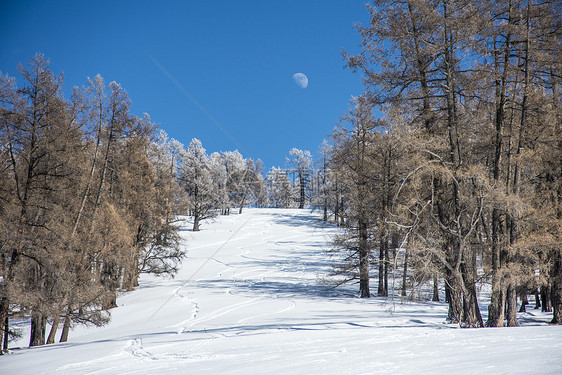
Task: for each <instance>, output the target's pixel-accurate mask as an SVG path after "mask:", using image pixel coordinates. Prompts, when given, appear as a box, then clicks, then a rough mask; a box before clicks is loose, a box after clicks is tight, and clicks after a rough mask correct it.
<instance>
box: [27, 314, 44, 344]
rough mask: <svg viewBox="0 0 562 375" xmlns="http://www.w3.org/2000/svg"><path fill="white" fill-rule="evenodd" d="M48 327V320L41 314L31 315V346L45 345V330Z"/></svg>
mask: <svg viewBox="0 0 562 375" xmlns="http://www.w3.org/2000/svg"><path fill="white" fill-rule="evenodd" d="M46 327H47V319H46V318H45V316H44V315H43V314H42V313H40V312H35V311H33V312H32V313H31V334H30V339H29V346H39V345H45V329H46Z"/></svg>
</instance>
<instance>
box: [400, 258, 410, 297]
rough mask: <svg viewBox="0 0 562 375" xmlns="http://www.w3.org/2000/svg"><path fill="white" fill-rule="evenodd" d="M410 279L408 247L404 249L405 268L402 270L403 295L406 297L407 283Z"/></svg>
mask: <svg viewBox="0 0 562 375" xmlns="http://www.w3.org/2000/svg"><path fill="white" fill-rule="evenodd" d="M407 281H408V248H407V247H406V248H405V249H404V268H403V270H402V291H401V293H400V294H401V295H402V297H406V283H407Z"/></svg>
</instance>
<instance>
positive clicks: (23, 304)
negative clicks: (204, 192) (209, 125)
mask: <svg viewBox="0 0 562 375" xmlns="http://www.w3.org/2000/svg"><path fill="white" fill-rule="evenodd" d="M20 73H21V77H22V78H23V80H24V85H23V86H22V87H18V86H17V85H16V81H15V79H14V78H12V77H9V76H4V75H3V76H2V77H0V162H1V164H0V165H1V167H0V168H1V169H0V256H1V258H0V296H1V300H0V323H1V324H2V328H3V329H2V330H0V331H1V332H0V338H2V340H0V342H2V343H3V349H4V350H6V349H7V348H8V339H9V336H10V335H12V334H13V333H14V332H13V331H12V330H11V329H10V325H9V320H10V318H11V317H13V316H14V315H16V314H19V315H23V314H26V315H27V314H29V315H31V338H30V345H31V346H34V345H42V344H45V343H52V342H54V341H55V333H56V332H57V328H58V326H59V323H61V324H63V329H62V336H61V337H60V341H66V340H67V338H68V332H69V328H70V326H71V324H73V323H78V324H94V325H102V324H105V323H106V322H107V321H108V320H109V313H108V312H107V311H108V309H110V308H111V307H114V306H116V304H115V301H116V293H117V290H118V289H123V290H131V289H132V288H133V287H135V286H136V285H137V280H138V276H139V273H141V272H151V273H156V274H172V273H173V272H175V270H176V268H177V264H178V262H179V261H180V260H181V259H182V258H183V256H184V254H183V252H182V251H181V249H180V246H179V236H178V232H177V229H178V228H177V225H176V224H175V214H176V213H177V209H178V204H179V203H180V201H181V199H180V197H181V194H180V187H179V185H178V183H177V181H176V178H175V173H176V172H175V170H174V166H173V160H172V156H173V154H172V153H170V152H169V150H168V149H167V144H166V142H163V141H162V140H161V139H158V138H157V136H158V135H159V133H157V132H156V126H155V125H154V124H153V123H152V122H151V120H150V118H149V117H148V115H145V116H144V117H142V118H138V117H136V116H133V115H132V114H131V113H130V112H129V108H130V104H131V103H130V100H129V98H128V96H127V93H126V92H125V90H124V89H123V88H122V87H121V86H120V85H118V84H117V83H115V82H111V83H110V84H109V87H106V85H105V83H104V81H103V79H102V78H101V77H100V76H99V75H98V76H96V77H95V78H94V79H92V80H88V85H87V87H84V88H82V89H79V88H74V90H73V91H72V95H71V97H70V98H69V99H66V98H65V97H64V96H63V91H62V83H63V80H62V77H61V76H57V75H55V74H53V73H52V72H51V71H50V70H49V67H48V62H47V61H46V59H45V58H44V57H43V56H41V55H37V56H36V57H35V58H34V59H33V60H32V62H31V63H30V64H29V66H27V67H26V68H24V67H20ZM47 322H49V323H50V324H51V331H50V333H49V334H48V336H47V337H46V326H47Z"/></svg>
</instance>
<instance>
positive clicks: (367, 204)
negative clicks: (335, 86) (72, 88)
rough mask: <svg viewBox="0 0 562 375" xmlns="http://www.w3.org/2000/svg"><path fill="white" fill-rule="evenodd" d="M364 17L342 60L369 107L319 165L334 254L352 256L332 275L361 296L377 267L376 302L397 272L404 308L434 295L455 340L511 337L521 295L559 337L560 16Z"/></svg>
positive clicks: (454, 13) (442, 2)
mask: <svg viewBox="0 0 562 375" xmlns="http://www.w3.org/2000/svg"><path fill="white" fill-rule="evenodd" d="M369 11H370V22H369V24H368V25H366V26H359V27H358V31H359V33H360V35H361V38H362V43H361V51H360V53H358V54H355V55H354V54H349V53H346V52H344V57H345V59H346V62H347V65H348V67H349V68H350V69H352V70H353V71H355V72H359V73H361V74H362V77H363V79H364V83H365V93H364V94H363V95H361V96H359V97H357V98H354V99H353V100H352V102H351V107H350V110H349V111H348V113H347V114H346V115H345V116H344V117H343V118H342V122H341V124H340V125H339V126H338V127H337V128H336V129H335V130H334V132H333V134H332V135H331V137H330V142H331V144H330V147H329V151H328V166H329V169H328V170H329V175H330V179H331V182H330V188H329V189H331V190H333V193H332V195H331V197H332V199H330V200H326V202H331V203H329V205H330V207H332V211H333V212H334V214H335V215H336V216H337V218H336V220H338V222H340V220H339V219H338V218H340V219H341V223H342V224H344V226H345V228H346V234H345V235H343V236H341V237H340V238H338V239H336V240H335V242H334V244H335V248H336V249H340V250H344V251H347V253H348V257H346V258H345V259H346V262H344V264H342V265H341V267H340V268H339V269H338V270H336V273H337V274H339V275H342V276H343V281H350V280H359V285H360V294H361V296H362V297H369V296H370V288H369V280H370V275H369V270H370V265H373V264H374V265H375V266H378V276H379V285H378V294H379V295H383V296H385V295H388V293H389V289H388V275H389V272H390V271H389V268H397V267H398V266H400V267H401V268H402V272H401V274H402V277H403V280H402V288H403V289H402V294H403V295H406V287H407V285H408V283H409V284H410V285H411V284H413V283H417V284H420V283H430V282H433V284H434V285H433V287H434V293H433V298H434V299H435V300H438V299H439V293H438V285H439V284H438V283H439V282H440V281H444V287H445V292H446V300H447V302H448V304H449V321H451V322H457V323H459V324H461V326H466V327H482V326H484V325H486V326H492V327H496V326H503V325H504V324H507V325H508V326H517V325H518V322H517V298H518V297H520V298H521V304H522V307H521V309H524V308H525V302H526V300H527V294H536V295H537V307H538V305H539V304H540V305H542V309H543V311H552V312H553V319H552V323H553V324H560V323H562V180H561V178H562V122H561V120H562V112H561V109H560V86H559V81H560V72H561V69H560V68H561V64H562V55H561V53H560V41H561V39H560V35H561V23H560V14H561V12H560V3H559V2H555V1H518V0H505V1H501V2H497V1H480V2H473V1H468V0H459V1H456V0H398V1H382V0H380V1H375V2H374V4H373V5H372V6H370V7H369ZM377 113H378V114H379V115H378V116H377ZM381 113H384V115H382V114H381ZM329 189H325V190H329ZM325 204H328V203H325ZM377 250H378V257H377V256H376V254H375V253H376V252H377ZM343 281H342V282H343ZM482 281H489V282H490V284H491V299H490V301H489V304H488V312H489V314H488V319H487V321H486V322H484V321H483V319H482V316H481V314H480V308H479V306H478V298H477V297H478V295H477V284H480V283H481V282H482ZM504 321H505V322H504Z"/></svg>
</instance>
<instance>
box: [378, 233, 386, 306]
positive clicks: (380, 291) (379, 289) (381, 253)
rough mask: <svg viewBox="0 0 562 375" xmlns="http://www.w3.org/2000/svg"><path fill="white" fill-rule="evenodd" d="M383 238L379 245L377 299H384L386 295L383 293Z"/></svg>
mask: <svg viewBox="0 0 562 375" xmlns="http://www.w3.org/2000/svg"><path fill="white" fill-rule="evenodd" d="M383 242H384V240H383V238H382V237H381V238H380V243H379V286H378V289H377V295H378V296H379V297H386V294H385V293H384V277H383V274H384V245H383Z"/></svg>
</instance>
